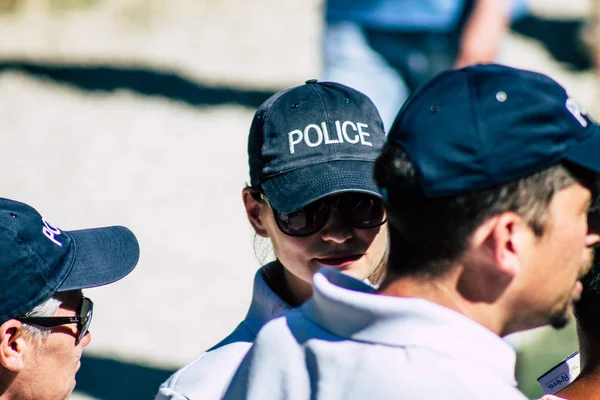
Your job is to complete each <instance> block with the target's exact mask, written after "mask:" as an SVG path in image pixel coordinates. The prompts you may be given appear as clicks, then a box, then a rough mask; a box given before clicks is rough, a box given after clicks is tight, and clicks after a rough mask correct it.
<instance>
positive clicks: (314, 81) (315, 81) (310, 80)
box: [304, 79, 319, 84]
mask: <svg viewBox="0 0 600 400" xmlns="http://www.w3.org/2000/svg"><path fill="white" fill-rule="evenodd" d="M317 82H319V80H318V79H309V80H307V81H306V82H304V83H306V84H310V83H317Z"/></svg>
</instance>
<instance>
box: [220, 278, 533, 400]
mask: <svg viewBox="0 0 600 400" xmlns="http://www.w3.org/2000/svg"><path fill="white" fill-rule="evenodd" d="M373 290H374V289H372V288H371V287H369V286H368V285H365V284H363V283H362V282H359V281H357V280H354V279H352V278H349V277H347V276H345V275H342V274H340V273H339V272H337V271H335V270H332V269H325V270H321V272H319V273H317V274H315V276H314V295H313V297H312V298H311V300H309V301H308V302H306V303H305V304H304V305H303V306H301V307H300V308H298V309H296V310H294V311H291V312H289V313H287V314H285V315H284V316H282V317H280V318H277V319H275V320H273V321H271V322H270V323H268V324H267V325H266V326H265V327H264V328H263V329H262V330H261V332H260V333H259V335H258V337H257V339H256V341H255V344H254V346H253V348H252V350H251V351H250V352H249V353H248V355H247V356H246V358H245V359H244V361H243V362H242V364H241V366H240V369H239V370H238V372H237V373H236V375H235V377H234V379H233V381H232V384H231V386H230V387H229V389H228V391H227V395H226V396H225V398H226V399H253V400H264V399H290V400H294V399H302V400H304V399H327V400H336V399H340V400H341V399H345V400H348V399H378V400H380V399H405V400H408V399H424V398H427V399H452V400H456V399H461V400H465V399H478V400H481V399H486V400H489V399H502V400H507V399H519V400H524V399H526V397H525V396H524V395H523V394H521V392H519V391H518V390H517V388H516V381H515V377H514V368H515V360H516V355H515V352H514V350H513V349H512V348H511V347H510V346H509V345H508V344H507V343H505V342H504V341H503V340H502V339H501V338H499V337H498V336H497V335H496V334H494V333H493V332H491V331H489V330H488V329H486V328H485V327H483V326H482V325H480V324H478V323H476V322H475V321H473V320H471V319H469V318H467V317H466V316H464V315H462V314H460V313H457V312H455V311H453V310H450V309H448V308H445V307H442V306H440V305H437V304H435V303H432V302H429V301H427V300H424V299H417V298H399V297H390V296H381V295H374V294H373Z"/></svg>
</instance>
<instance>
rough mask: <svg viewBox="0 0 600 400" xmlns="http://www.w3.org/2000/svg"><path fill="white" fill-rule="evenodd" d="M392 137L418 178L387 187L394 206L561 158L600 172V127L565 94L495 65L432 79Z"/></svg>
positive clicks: (503, 178)
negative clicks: (414, 180) (396, 203)
mask: <svg viewBox="0 0 600 400" xmlns="http://www.w3.org/2000/svg"><path fill="white" fill-rule="evenodd" d="M388 140H389V143H392V144H396V145H398V146H400V147H401V148H402V149H403V151H404V152H405V153H406V155H407V156H408V157H409V159H410V160H411V161H412V162H413V163H414V167H415V169H416V175H417V179H416V182H404V183H399V184H398V185H394V186H393V187H385V188H382V191H383V192H384V193H386V194H387V195H388V196H389V197H393V200H392V199H390V200H389V201H391V202H414V201H418V200H419V199H423V198H439V197H445V196H456V195H460V194H463V193H465V192H468V191H476V190H483V189H486V188H491V187H493V186H496V185H501V184H504V183H508V182H510V181H512V180H515V179H519V178H523V177H526V176H528V175H531V174H533V173H536V172H539V171H542V170H544V169H546V168H549V167H551V166H553V165H556V164H558V163H560V162H562V161H569V162H572V163H574V164H576V165H579V166H581V167H584V168H587V169H589V170H592V171H594V172H600V154H599V153H600V128H599V127H598V126H597V125H596V124H595V123H594V122H593V121H592V120H591V119H590V118H589V116H588V115H587V114H586V112H585V111H584V110H582V109H581V107H579V106H578V105H577V103H576V102H575V101H574V100H573V99H572V98H571V97H570V96H569V94H568V93H567V92H566V91H565V89H564V88H563V87H562V86H561V85H559V84H558V83H557V82H555V81H554V80H552V79H551V78H549V77H548V76H546V75H543V74H540V73H536V72H531V71H525V70H519V69H515V68H510V67H506V66H502V65H497V64H488V65H476V66H472V67H467V68H463V69H459V70H452V71H446V72H443V73H441V74H440V75H438V76H437V77H435V78H434V79H433V80H431V81H430V82H428V83H427V84H426V85H425V86H424V87H423V88H421V89H420V90H418V91H417V92H416V93H415V94H414V95H413V96H412V97H411V98H410V99H409V100H408V101H407V102H406V103H405V105H404V106H403V108H402V109H401V110H400V112H399V114H398V116H397V117H396V120H395V121H394V124H393V125H392V128H391V130H390V132H389V135H388ZM392 192H394V194H393V196H392Z"/></svg>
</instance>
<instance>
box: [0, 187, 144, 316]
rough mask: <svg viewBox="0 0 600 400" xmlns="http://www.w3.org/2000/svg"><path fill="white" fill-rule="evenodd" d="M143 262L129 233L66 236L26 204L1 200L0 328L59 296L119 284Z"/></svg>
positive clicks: (111, 230) (110, 229) (112, 230)
mask: <svg viewBox="0 0 600 400" xmlns="http://www.w3.org/2000/svg"><path fill="white" fill-rule="evenodd" d="M138 258H139V246H138V242H137V239H136V238H135V236H134V234H133V233H132V232H131V231H130V230H129V229H127V228H125V227H122V226H111V227H103V228H93V229H83V230H73V231H63V230H61V229H60V228H58V227H56V226H54V225H52V224H51V223H49V222H48V221H46V220H45V219H44V218H42V216H41V215H40V214H39V213H38V212H37V211H36V210H35V209H33V208H32V207H30V206H28V205H27V204H24V203H20V202H17V201H13V200H9V199H4V198H0V273H1V274H2V279H0V323H2V322H4V321H7V320H9V319H11V318H15V317H18V316H21V315H23V314H24V313H26V312H28V311H30V310H31V309H32V308H34V307H35V306H37V305H39V304H41V303H42V302H43V301H45V300H47V299H49V298H50V297H52V296H53V295H54V294H55V293H57V292H63V291H67V290H77V289H85V288H90V287H96V286H101V285H106V284H108V283H111V282H114V281H116V280H119V279H121V278H123V277H124V276H125V275H127V274H129V272H131V271H132V270H133V268H134V267H135V265H136V264H137V261H138Z"/></svg>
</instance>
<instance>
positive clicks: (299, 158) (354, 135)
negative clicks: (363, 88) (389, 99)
mask: <svg viewBox="0 0 600 400" xmlns="http://www.w3.org/2000/svg"><path fill="white" fill-rule="evenodd" d="M384 142H385V133H384V130H383V123H382V121H381V117H380V116H379V112H378V111H377V109H376V108H375V105H374V104H373V102H372V101H371V100H370V99H369V98H368V97H367V96H366V95H364V94H363V93H361V92H359V91H357V90H355V89H352V88H350V87H348V86H345V85H342V84H339V83H335V82H319V81H317V80H316V79H311V80H308V81H306V84H304V85H301V86H297V87H294V88H290V89H286V90H283V91H281V92H278V93H276V94H275V95H273V96H272V97H271V98H269V99H268V100H267V101H265V102H264V103H263V104H262V105H261V106H260V107H259V108H258V110H257V111H256V113H255V115H254V119H253V121H252V126H251V127H250V135H249V138H248V158H249V165H250V184H251V185H252V186H254V187H259V186H260V187H261V188H262V190H263V191H264V192H265V195H266V196H267V197H268V198H269V202H270V204H271V206H273V208H275V209H277V210H280V211H283V212H290V211H295V210H297V209H299V208H302V207H304V206H306V205H308V204H310V203H312V202H314V201H316V200H318V199H320V198H323V197H325V196H329V195H332V194H336V193H342V192H363V193H370V194H373V195H375V196H381V195H380V192H379V190H378V188H377V185H376V184H375V182H374V180H373V166H374V162H375V160H376V159H377V156H378V155H379V152H380V150H381V148H382V147H383V144H384Z"/></svg>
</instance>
